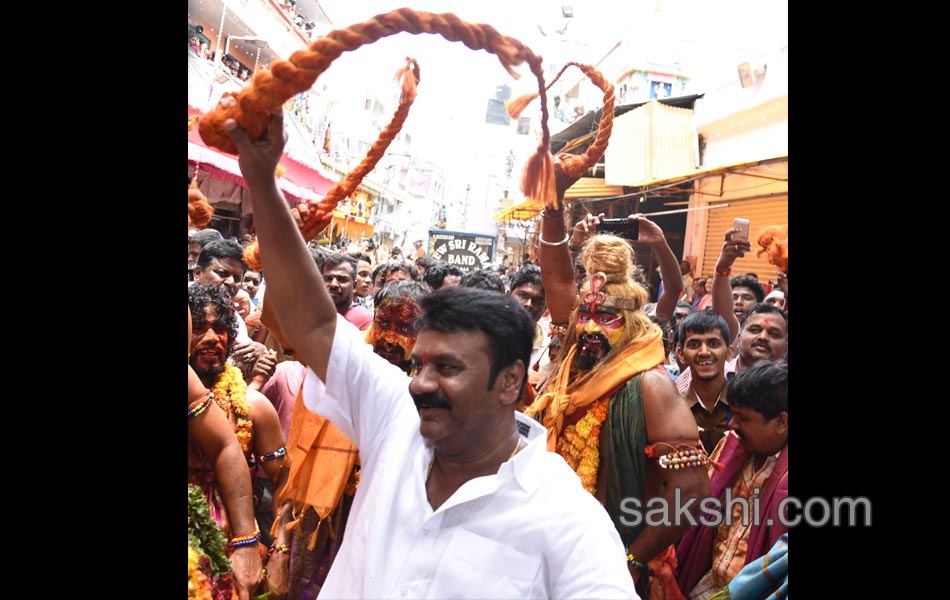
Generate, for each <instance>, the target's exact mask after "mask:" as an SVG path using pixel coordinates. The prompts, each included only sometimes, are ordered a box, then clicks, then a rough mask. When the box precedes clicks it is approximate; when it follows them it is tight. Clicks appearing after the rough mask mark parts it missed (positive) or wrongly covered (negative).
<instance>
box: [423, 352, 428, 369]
mask: <svg viewBox="0 0 950 600" xmlns="http://www.w3.org/2000/svg"><path fill="white" fill-rule="evenodd" d="M428 364H429V352H428V351H426V350H423V351H422V366H423V367H424V366H426V365H428Z"/></svg>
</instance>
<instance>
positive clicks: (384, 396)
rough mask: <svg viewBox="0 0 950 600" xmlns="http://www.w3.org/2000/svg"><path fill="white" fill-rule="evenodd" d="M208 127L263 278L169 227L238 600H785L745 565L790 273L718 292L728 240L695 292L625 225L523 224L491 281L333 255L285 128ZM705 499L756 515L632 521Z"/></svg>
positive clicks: (760, 489)
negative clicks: (229, 152) (181, 248)
mask: <svg viewBox="0 0 950 600" xmlns="http://www.w3.org/2000/svg"><path fill="white" fill-rule="evenodd" d="M228 127H229V132H230V135H231V137H232V139H233V141H234V143H235V145H236V147H237V149H238V151H239V155H240V166H241V170H242V173H243V175H244V178H245V181H246V182H247V185H248V186H249V188H250V191H251V197H252V199H253V200H252V201H253V207H254V216H255V229H256V236H257V238H256V239H257V242H258V243H259V244H260V248H261V259H262V262H263V264H262V268H261V270H260V271H256V270H251V269H249V268H248V267H247V264H246V262H245V261H244V259H243V253H244V249H245V244H247V243H249V242H250V241H251V238H250V237H248V239H246V240H242V241H238V240H236V239H224V238H223V236H221V235H220V234H219V233H217V232H216V231H215V230H213V229H203V230H194V231H192V232H191V235H190V237H189V259H188V270H189V284H188V285H189V294H188V299H189V318H190V323H191V331H190V336H189V337H190V339H189V369H190V371H189V372H190V374H192V375H193V377H192V380H191V383H192V386H191V387H190V388H189V433H190V437H189V481H190V482H191V483H193V484H194V485H196V486H197V487H199V488H200V489H201V492H202V494H203V495H204V497H205V498H206V499H207V501H208V504H209V506H210V507H211V508H212V510H211V514H212V516H213V517H214V518H215V520H216V522H217V523H218V524H219V525H220V528H221V531H222V532H223V535H224V537H225V539H226V540H227V542H228V549H229V550H230V559H231V565H232V568H233V582H234V588H235V590H236V592H237V595H238V597H240V598H249V597H253V596H255V595H257V594H260V593H263V592H270V596H269V597H270V598H271V599H272V600H277V599H279V598H292V599H294V600H299V599H313V598H316V597H317V596H318V595H319V596H321V597H326V598H338V597H364V598H376V597H393V596H401V597H439V598H442V597H445V598H448V597H461V596H463V595H465V593H467V592H469V591H471V590H477V593H478V595H479V597H519V598H535V597H578V598H579V597H588V598H592V597H597V598H601V597H603V598H607V597H609V598H637V597H640V598H645V599H646V598H667V599H674V598H689V599H691V600H696V599H706V598H712V597H714V596H715V597H726V596H721V594H723V593H726V592H728V593H730V594H732V596H731V597H739V596H738V595H736V594H737V588H742V587H743V586H750V585H756V586H760V587H761V586H763V585H765V586H767V587H768V588H769V589H771V590H773V591H780V590H785V591H786V593H787V575H785V574H783V573H778V574H776V572H775V571H774V570H773V571H768V570H764V569H763V567H762V561H761V560H760V559H761V558H762V557H764V556H767V555H770V553H772V554H774V555H775V556H779V555H781V556H782V557H786V558H785V560H787V539H788V538H787V528H786V526H785V525H784V523H785V522H786V519H783V518H782V517H783V515H782V514H780V512H779V511H780V509H781V501H782V500H783V498H785V497H786V496H787V495H788V361H787V354H788V315H787V311H788V283H787V274H785V273H778V275H777V277H778V282H779V283H778V284H777V285H776V286H775V289H774V290H772V292H771V293H768V294H767V293H766V289H765V286H763V284H762V283H761V282H760V281H759V280H758V277H756V276H755V275H752V274H737V275H735V276H733V275H732V266H733V263H734V262H735V260H736V259H737V258H739V257H741V256H744V255H745V254H746V253H748V252H750V251H751V246H750V244H749V242H748V241H746V240H742V239H734V237H733V236H734V234H735V233H736V232H737V231H736V230H734V229H729V230H727V231H726V232H724V237H723V246H722V250H721V252H720V255H719V258H718V261H717V263H716V265H715V270H714V274H713V275H712V276H711V277H708V278H703V277H696V278H693V277H692V276H691V271H692V268H691V265H690V263H689V261H684V260H680V259H678V258H677V257H676V256H675V255H674V253H673V251H672V250H671V249H670V246H669V244H668V243H667V241H666V237H665V235H664V233H663V231H662V230H661V228H660V227H659V226H657V225H656V223H654V222H652V221H650V220H649V219H647V218H645V217H644V216H642V215H630V216H629V217H628V218H629V219H631V220H636V221H638V222H639V232H640V235H639V238H638V239H636V240H625V239H623V238H620V237H617V236H615V235H612V234H605V233H599V232H598V231H597V229H598V224H599V223H600V221H601V220H602V219H603V218H604V215H602V214H601V215H592V214H588V215H586V216H585V217H584V218H583V219H581V220H580V221H578V222H577V223H568V222H566V218H565V214H564V212H563V211H562V210H551V209H545V211H544V213H543V215H542V219H541V232H540V240H539V241H540V245H539V249H538V256H537V262H530V261H529V262H526V263H525V264H523V265H522V266H521V267H520V268H518V269H510V270H509V269H507V268H489V269H476V270H471V271H463V270H461V269H460V268H459V267H457V266H455V265H450V264H447V263H445V262H436V261H432V260H431V259H430V258H428V257H427V256H425V252H424V250H422V248H421V244H419V245H417V246H416V250H417V252H414V253H413V254H412V255H410V256H409V257H404V256H403V254H402V253H401V252H398V253H396V252H394V253H392V254H390V255H388V256H386V255H385V254H384V255H383V256H380V253H379V252H378V251H377V250H378V249H377V248H376V247H375V245H374V246H373V247H372V248H369V247H367V246H361V247H358V248H355V249H352V250H351V251H342V250H340V251H328V250H327V249H325V248H324V247H321V246H317V245H314V244H307V243H306V242H305V241H304V239H303V237H302V236H301V234H300V233H299V230H297V228H296V225H295V224H294V221H293V219H292V217H291V215H290V212H289V210H288V205H287V203H286V201H285V199H284V198H283V196H282V194H281V192H280V191H279V189H278V188H277V186H276V185H275V174H274V173H275V169H276V166H277V161H278V160H279V158H280V156H281V152H282V149H283V137H282V132H283V122H282V116H281V115H275V116H274V117H272V120H271V122H270V125H269V128H268V131H267V133H266V135H265V137H263V138H261V139H258V140H250V139H248V138H247V137H246V136H245V135H244V132H243V130H242V129H240V127H238V126H237V124H236V123H234V122H233V121H230V122H228ZM555 167H556V169H559V162H558V161H556V162H555ZM558 172H559V177H558V178H557V193H558V195H559V197H560V198H563V194H564V191H565V190H566V189H567V187H569V186H570V185H571V184H572V183H573V181H572V180H569V179H568V178H566V177H564V176H561V174H560V171H558ZM636 252H653V253H655V255H656V257H657V260H658V262H659V264H660V269H661V278H662V291H660V293H659V294H658V297H657V298H656V301H655V302H650V290H649V285H648V283H647V280H646V278H645V277H644V274H643V272H642V269H641V268H640V267H639V266H638V265H637V262H636V260H635V256H636V254H635V253H636ZM770 300H771V301H770ZM205 421H207V422H208V423H207V425H206V424H205ZM212 422H213V423H212ZM222 423H227V424H228V425H229V428H230V430H231V431H233V433H234V435H233V436H231V437H233V438H234V439H227V440H225V438H228V436H227V435H226V433H227V432H225V434H222V433H221V430H222V429H223V428H225V429H226V428H228V427H222ZM212 424H213V425H214V427H215V429H214V431H216V432H217V434H216V437H213V436H211V435H210V434H208V433H203V431H205V430H204V429H203V428H204V427H208V428H210V427H211V425H212ZM209 439H214V440H216V441H215V443H213V444H212V443H210V442H209V441H208V440H209ZM225 441H227V442H228V443H227V444H226V443H225ZM726 496H731V497H732V498H745V499H750V500H751V499H753V498H755V499H756V500H757V501H758V502H759V503H760V505H761V514H762V517H763V518H762V520H761V522H752V523H748V522H747V521H744V520H742V519H738V520H734V519H725V520H721V521H719V522H716V523H715V524H708V523H706V522H698V523H695V524H694V523H693V522H690V521H689V520H685V521H682V522H681V521H680V520H677V521H675V522H668V521H662V522H658V521H657V520H655V519H653V520H651V519H645V518H642V517H643V514H642V513H641V512H639V511H641V510H642V511H644V512H645V511H646V509H647V507H650V506H656V505H657V503H662V504H663V505H664V506H668V507H669V508H670V510H671V511H673V510H675V509H674V507H678V506H689V507H690V508H689V509H688V510H686V511H684V512H688V513H690V514H692V515H694V516H698V507H699V502H698V501H699V500H702V499H710V498H711V499H716V500H719V501H721V500H722V499H723V498H725V497H726ZM716 506H717V507H718V509H717V510H719V511H720V512H721V511H726V510H732V505H731V504H725V503H723V502H720V503H719V504H716ZM637 516H639V517H640V518H637ZM720 516H722V515H720ZM766 517H768V518H769V520H768V521H766ZM762 573H765V575H763V574H762ZM740 574H741V575H740ZM763 577H767V578H768V581H767V582H766V583H763V581H765V579H763ZM749 582H753V583H749ZM717 595H718V596H717Z"/></svg>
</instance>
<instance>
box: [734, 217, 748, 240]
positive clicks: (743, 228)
mask: <svg viewBox="0 0 950 600" xmlns="http://www.w3.org/2000/svg"><path fill="white" fill-rule="evenodd" d="M732 226H733V227H738V228H739V231H738V233H734V234H732V239H733V241H738V240H745V241H749V219H733V220H732Z"/></svg>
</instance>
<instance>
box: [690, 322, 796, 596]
mask: <svg viewBox="0 0 950 600" xmlns="http://www.w3.org/2000/svg"><path fill="white" fill-rule="evenodd" d="M747 322H748V319H747ZM728 390H729V401H730V406H731V407H732V413H733V414H732V418H731V419H730V421H729V428H730V431H729V432H728V433H727V434H726V435H725V436H724V437H723V438H722V440H721V441H720V442H719V445H718V446H717V447H716V450H715V451H714V452H713V454H712V457H711V458H713V459H714V460H717V461H719V462H720V463H722V465H723V468H722V470H720V471H719V472H714V473H712V474H711V482H710V486H711V491H710V496H711V497H713V498H718V499H719V504H718V510H719V511H720V513H719V514H718V515H716V517H718V518H716V519H715V521H718V522H719V524H718V525H717V526H711V525H709V524H708V523H707V524H703V523H702V522H700V524H699V525H697V526H695V527H692V528H691V529H690V530H689V531H687V532H686V534H685V535H684V536H683V539H682V540H681V541H680V542H679V544H678V545H677V547H676V556H677V559H678V561H679V574H678V576H677V580H678V582H679V585H680V589H681V590H682V592H683V593H684V594H685V595H686V596H687V597H688V598H689V599H690V600H705V599H706V598H710V597H711V596H713V595H715V594H716V593H717V592H719V591H720V590H721V589H722V588H723V586H725V585H727V584H728V583H729V582H730V581H731V580H732V578H733V577H735V576H736V574H737V573H738V572H739V571H740V570H741V569H742V567H743V566H745V565H747V564H749V563H751V562H753V561H754V560H756V559H757V558H759V557H760V556H762V555H764V554H765V553H766V552H768V551H769V549H770V548H771V547H772V546H773V545H774V544H775V543H776V542H777V541H778V539H779V538H781V537H782V535H783V534H785V533H786V532H787V531H788V527H787V525H786V523H787V522H788V514H787V512H784V513H783V512H781V511H780V510H779V509H780V508H782V501H783V500H785V498H787V497H788V364H787V363H785V362H784V361H778V362H775V363H772V362H769V361H762V362H759V363H756V364H755V365H753V366H750V367H749V368H747V369H743V370H742V371H741V372H740V373H738V374H737V375H736V377H735V379H733V380H732V381H731V382H730V383H729V388H728ZM727 491H730V492H731V498H732V500H731V501H730V502H728V503H727V502H726V498H725V495H726V492H727ZM740 498H741V499H742V500H744V501H745V505H746V506H747V507H748V508H747V509H743V504H742V503H741V502H739V501H738V499H740ZM753 502H757V503H758V510H755V511H754V509H753ZM724 509H725V510H731V511H733V513H732V519H726V515H725V514H723V513H722V510H724ZM744 510H745V512H744V513H743V511H744ZM754 515H758V518H757V519H756V520H755V521H753V522H751V523H750V522H749V519H752V518H754ZM743 516H744V517H745V518H743ZM703 520H704V521H707V522H713V520H712V519H710V518H709V517H707V509H705V508H704V516H703Z"/></svg>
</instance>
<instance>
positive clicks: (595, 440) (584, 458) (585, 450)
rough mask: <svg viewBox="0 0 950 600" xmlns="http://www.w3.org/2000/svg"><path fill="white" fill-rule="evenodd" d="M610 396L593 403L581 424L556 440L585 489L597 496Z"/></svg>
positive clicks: (558, 449) (560, 451)
mask: <svg viewBox="0 0 950 600" xmlns="http://www.w3.org/2000/svg"><path fill="white" fill-rule="evenodd" d="M609 404H610V396H605V397H604V398H601V399H600V400H598V401H596V402H594V403H593V404H592V405H591V407H590V408H589V409H588V410H587V414H586V415H584V416H583V417H582V418H581V420H580V421H578V422H577V423H573V424H571V425H568V426H567V427H565V428H564V432H563V433H562V434H561V436H560V437H559V438H558V440H557V453H558V454H560V455H561V456H563V457H564V460H565V462H567V464H568V465H570V467H571V468H572V469H574V472H575V473H577V475H578V477H580V478H581V483H582V484H583V485H584V489H585V490H587V491H588V492H590V493H591V494H593V495H596V493H597V467H598V466H599V465H600V425H601V423H603V422H604V419H606V418H607V409H608V406H609Z"/></svg>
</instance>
